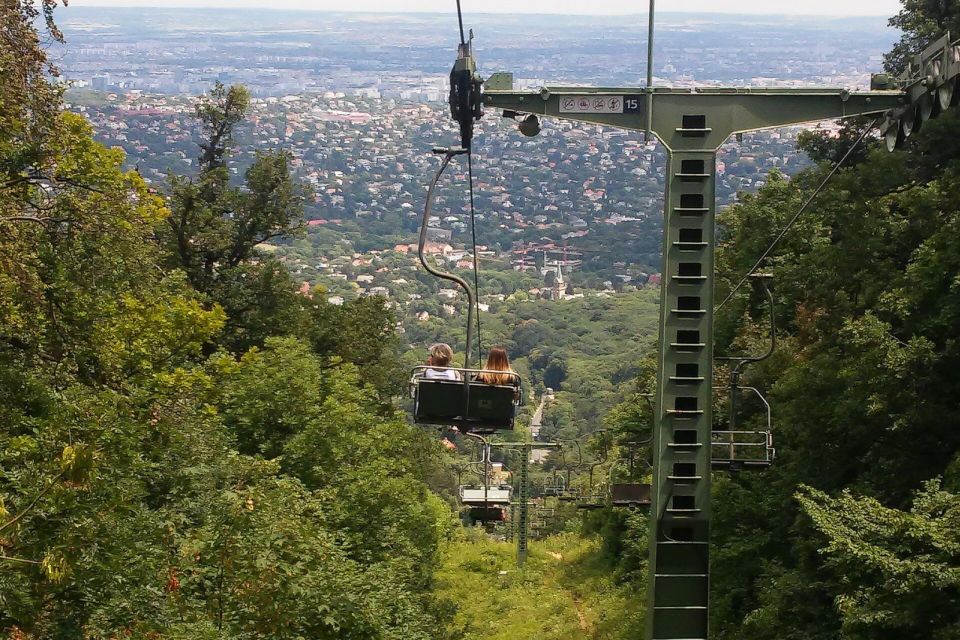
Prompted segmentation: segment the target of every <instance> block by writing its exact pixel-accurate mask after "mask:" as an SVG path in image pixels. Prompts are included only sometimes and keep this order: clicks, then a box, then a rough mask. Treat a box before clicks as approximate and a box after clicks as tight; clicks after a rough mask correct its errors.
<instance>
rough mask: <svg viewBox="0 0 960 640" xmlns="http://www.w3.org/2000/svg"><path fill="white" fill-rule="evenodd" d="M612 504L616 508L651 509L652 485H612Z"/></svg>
mask: <svg viewBox="0 0 960 640" xmlns="http://www.w3.org/2000/svg"><path fill="white" fill-rule="evenodd" d="M610 503H611V504H612V505H613V506H614V507H628V508H636V507H649V506H650V485H649V484H639V483H626V482H625V483H618V484H612V485H610Z"/></svg>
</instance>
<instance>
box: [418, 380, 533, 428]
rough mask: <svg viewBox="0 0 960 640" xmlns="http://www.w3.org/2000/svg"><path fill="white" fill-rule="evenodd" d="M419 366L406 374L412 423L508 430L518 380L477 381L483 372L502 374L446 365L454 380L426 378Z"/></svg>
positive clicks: (517, 397)
mask: <svg viewBox="0 0 960 640" xmlns="http://www.w3.org/2000/svg"><path fill="white" fill-rule="evenodd" d="M428 369H434V367H430V366H427V365H421V366H418V367H415V368H414V369H413V372H412V375H411V377H410V395H411V397H413V401H414V422H416V423H417V424H421V425H432V426H446V427H457V428H458V429H460V430H461V431H463V432H467V433H495V432H497V431H512V430H513V425H514V420H515V418H516V413H517V407H518V406H519V405H520V400H521V392H520V388H521V381H520V376H519V375H514V377H515V379H516V384H508V385H494V384H487V383H486V382H481V381H480V380H479V379H478V377H479V376H480V375H481V374H484V373H494V374H502V373H503V372H502V371H490V370H487V369H466V368H449V369H448V370H449V371H453V372H454V373H455V374H456V377H457V378H458V379H456V380H449V379H436V378H427V377H426V371H427V370H428Z"/></svg>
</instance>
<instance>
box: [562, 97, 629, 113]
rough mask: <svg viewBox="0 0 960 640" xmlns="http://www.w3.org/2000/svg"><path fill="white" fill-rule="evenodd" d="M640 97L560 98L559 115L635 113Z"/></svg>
mask: <svg viewBox="0 0 960 640" xmlns="http://www.w3.org/2000/svg"><path fill="white" fill-rule="evenodd" d="M640 104H641V101H640V96H609V95H607V96H599V95H592V96H591V95H585V96H560V113H636V112H637V111H639V110H640Z"/></svg>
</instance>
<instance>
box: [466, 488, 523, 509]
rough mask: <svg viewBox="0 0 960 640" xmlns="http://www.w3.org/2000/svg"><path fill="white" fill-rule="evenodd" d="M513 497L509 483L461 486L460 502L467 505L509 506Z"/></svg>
mask: <svg viewBox="0 0 960 640" xmlns="http://www.w3.org/2000/svg"><path fill="white" fill-rule="evenodd" d="M512 497H513V487H511V486H510V485H508V484H500V485H485V486H476V485H465V486H462V487H460V503H461V504H463V505H464V506H467V507H509V506H510V499H511V498H512Z"/></svg>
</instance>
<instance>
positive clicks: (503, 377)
mask: <svg viewBox="0 0 960 640" xmlns="http://www.w3.org/2000/svg"><path fill="white" fill-rule="evenodd" d="M484 369H486V371H485V372H484V373H480V374H478V375H477V380H478V381H479V382H484V383H486V384H496V385H514V386H516V385H518V384H519V383H520V376H518V375H517V374H516V373H515V372H514V370H513V369H512V368H511V367H510V360H508V359H507V350H506V349H504V348H503V347H493V348H492V349H490V355H489V356H487V366H485V367H484ZM494 371H502V372H503V373H493V372H494Z"/></svg>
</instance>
